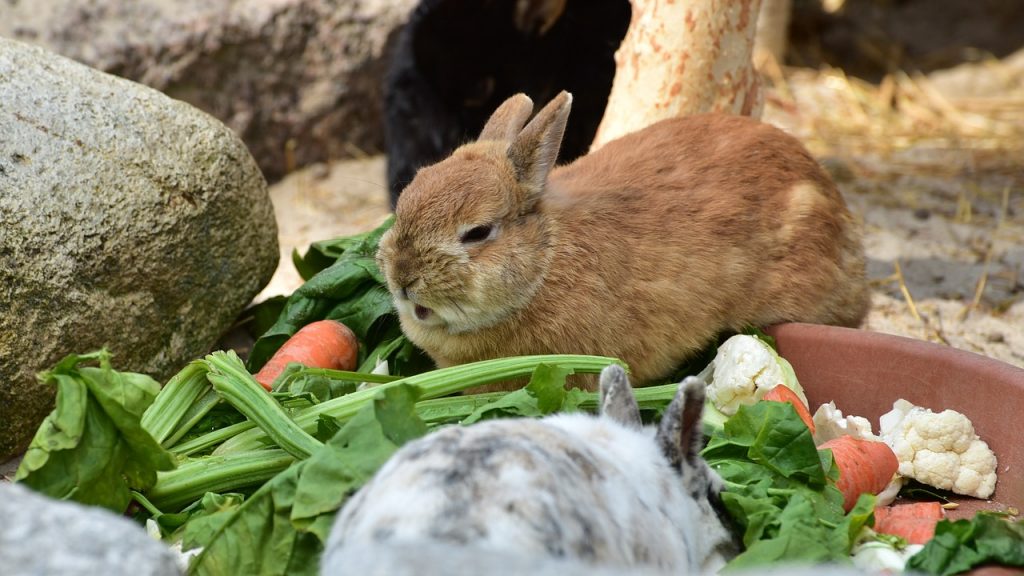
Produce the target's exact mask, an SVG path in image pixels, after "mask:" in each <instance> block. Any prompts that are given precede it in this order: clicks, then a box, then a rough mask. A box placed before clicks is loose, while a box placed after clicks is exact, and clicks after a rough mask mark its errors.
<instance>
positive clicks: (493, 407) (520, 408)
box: [462, 364, 584, 424]
mask: <svg viewBox="0 0 1024 576" xmlns="http://www.w3.org/2000/svg"><path fill="white" fill-rule="evenodd" d="M572 372H573V371H572V369H571V368H569V367H567V366H559V365H553V364H539V365H538V366H537V367H536V368H534V370H533V375H532V376H531V377H530V382H529V383H528V384H527V385H526V387H524V388H520V389H519V390H515V391H513V392H509V393H508V394H505V395H503V396H501V397H500V398H498V399H496V400H494V401H492V402H489V403H487V404H485V405H483V406H480V407H479V408H477V409H476V410H474V411H473V413H471V414H470V415H469V416H467V417H466V418H465V420H463V421H462V423H463V424H472V423H474V422H477V421H479V420H486V419H490V418H499V417H539V416H545V415H547V414H551V413H552V412H556V411H562V412H573V411H575V410H577V409H578V406H579V404H580V403H581V402H582V401H583V396H584V393H583V392H581V391H580V390H578V389H575V388H573V389H572V390H566V389H565V379H566V377H567V376H569V375H570V374H572Z"/></svg>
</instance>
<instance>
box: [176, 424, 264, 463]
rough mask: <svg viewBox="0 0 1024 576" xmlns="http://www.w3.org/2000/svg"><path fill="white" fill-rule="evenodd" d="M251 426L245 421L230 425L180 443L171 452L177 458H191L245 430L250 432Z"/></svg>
mask: <svg viewBox="0 0 1024 576" xmlns="http://www.w3.org/2000/svg"><path fill="white" fill-rule="evenodd" d="M253 426H255V425H254V424H253V423H252V422H249V421H248V420H246V421H245V422H238V423H236V424H231V425H230V426H225V427H223V428H218V429H216V430H212V431H210V432H207V433H206V434H203V435H202V436H198V437H196V438H193V439H191V440H189V441H187V442H182V443H181V444H178V445H177V446H174V447H173V448H171V452H172V453H174V454H175V455H178V456H191V455H192V454H195V453H197V452H203V451H205V450H208V449H210V448H213V447H214V446H216V445H218V444H220V443H222V442H224V441H225V440H228V439H230V438H233V437H235V436H237V435H238V434H240V433H242V432H245V431H246V430H252V428H253Z"/></svg>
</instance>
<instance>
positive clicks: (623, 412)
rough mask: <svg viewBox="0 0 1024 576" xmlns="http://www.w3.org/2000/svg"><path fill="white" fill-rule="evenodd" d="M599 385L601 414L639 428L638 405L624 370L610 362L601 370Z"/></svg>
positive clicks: (624, 424) (630, 426)
mask: <svg viewBox="0 0 1024 576" xmlns="http://www.w3.org/2000/svg"><path fill="white" fill-rule="evenodd" d="M599 382H600V387H601V416H604V417H606V418H611V419H612V420H614V421H616V422H618V423H619V424H622V425H623V426H626V427H628V428H635V429H637V430H639V429H640V428H641V427H642V426H641V423H640V406H639V405H638V404H637V403H636V397H635V396H633V388H632V387H631V386H630V385H629V378H628V377H627V376H626V371H625V370H623V369H622V366H619V365H618V364H612V365H611V366H608V367H607V368H605V369H604V370H601V377H600V378H599Z"/></svg>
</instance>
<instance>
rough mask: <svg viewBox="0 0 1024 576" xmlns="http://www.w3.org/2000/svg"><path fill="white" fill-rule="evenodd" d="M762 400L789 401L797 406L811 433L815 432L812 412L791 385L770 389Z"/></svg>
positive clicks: (798, 412) (781, 385) (798, 413)
mask: <svg viewBox="0 0 1024 576" xmlns="http://www.w3.org/2000/svg"><path fill="white" fill-rule="evenodd" d="M762 400H766V401H768V402H789V403H790V404H792V405H793V407H794V408H796V413H797V415H798V416H800V419H801V420H803V421H804V424H807V428H809V429H810V431H811V434H814V420H813V419H812V418H811V413H810V412H809V411H808V410H807V406H805V405H804V403H803V401H802V400H800V397H799V396H797V395H796V392H793V391H792V390H791V389H790V388H789V386H785V385H783V384H779V385H778V386H776V387H775V388H772V389H771V390H769V391H768V392H767V393H766V394H765V395H764V398H762Z"/></svg>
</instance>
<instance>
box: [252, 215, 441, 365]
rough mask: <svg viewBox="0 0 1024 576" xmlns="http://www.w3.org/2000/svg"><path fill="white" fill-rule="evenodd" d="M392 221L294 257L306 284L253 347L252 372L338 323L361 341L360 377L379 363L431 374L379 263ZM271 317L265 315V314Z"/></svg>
mask: <svg viewBox="0 0 1024 576" xmlns="http://www.w3.org/2000/svg"><path fill="white" fill-rule="evenodd" d="M392 223H393V218H389V219H388V220H387V221H385V222H384V223H383V224H381V225H380V226H379V227H377V228H376V229H374V230H371V231H370V232H367V233H365V234H360V235H357V236H352V237H348V238H338V239H336V240H328V241H325V242H317V243H316V244H314V245H313V246H312V247H311V248H310V250H309V252H308V253H307V254H306V256H305V257H294V258H293V260H294V261H295V265H296V267H297V268H298V269H299V271H300V273H301V274H302V276H303V278H305V279H306V282H305V284H303V285H302V286H300V287H299V288H298V289H297V290H296V291H295V292H294V293H293V294H292V295H291V296H289V297H288V299H287V301H286V302H284V304H283V306H282V305H280V304H279V303H275V307H273V308H270V307H268V308H267V311H271V310H278V309H279V310H280V312H279V314H278V315H277V319H276V321H275V322H274V323H273V325H271V326H270V327H269V328H268V329H266V331H265V332H263V333H262V334H261V335H260V336H259V338H258V339H257V340H256V342H255V344H253V348H252V351H251V353H250V355H249V361H248V364H247V367H248V368H249V370H250V371H252V372H255V371H257V370H259V369H260V368H261V367H262V366H263V364H265V363H266V362H267V360H269V359H270V357H271V356H272V355H273V354H274V352H276V351H277V349H278V348H280V347H281V345H282V344H284V343H285V341H287V340H288V338H289V337H291V336H292V335H293V334H295V333H296V332H297V331H298V330H299V329H300V328H302V327H303V326H305V325H306V324H309V323H310V322H314V321H317V320H324V319H333V320H338V321H340V322H342V323H343V324H345V325H346V326H348V327H349V328H350V329H351V330H352V332H353V333H354V334H355V336H356V339H357V340H358V341H359V357H358V360H359V364H360V368H359V370H360V371H369V370H371V369H372V368H373V364H374V362H375V361H376V358H377V357H382V358H385V359H387V360H389V362H390V363H391V369H392V372H393V373H395V374H404V375H407V376H408V375H412V374H416V373H418V372H422V371H424V370H427V369H430V368H431V367H432V363H431V362H430V360H429V359H428V358H427V357H426V355H425V354H424V353H423V352H422V351H420V350H419V349H417V348H416V347H415V346H413V345H412V343H411V342H409V340H408V339H407V338H406V337H405V336H404V335H403V334H402V331H401V327H400V326H399V323H398V315H397V313H396V312H395V308H394V304H393V302H392V300H391V295H390V293H389V292H388V290H387V286H386V283H385V280H384V276H383V274H382V273H381V271H380V270H379V269H378V268H377V264H376V261H375V257H376V253H377V245H378V243H379V242H380V237H381V236H382V235H383V234H384V233H385V232H386V231H387V230H388V229H389V228H390V227H391V224H392ZM260 312H261V313H262V314H264V315H266V314H265V311H263V310H261V311H260Z"/></svg>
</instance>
